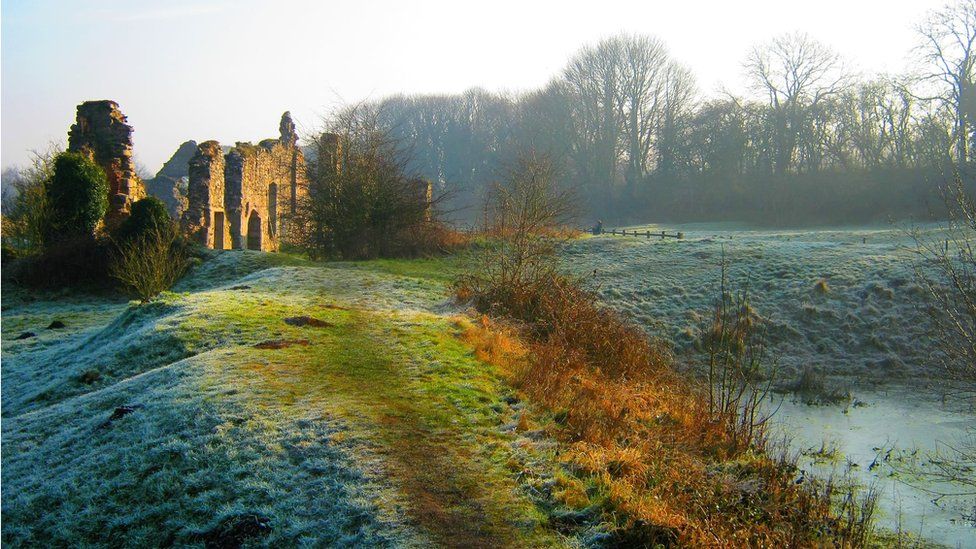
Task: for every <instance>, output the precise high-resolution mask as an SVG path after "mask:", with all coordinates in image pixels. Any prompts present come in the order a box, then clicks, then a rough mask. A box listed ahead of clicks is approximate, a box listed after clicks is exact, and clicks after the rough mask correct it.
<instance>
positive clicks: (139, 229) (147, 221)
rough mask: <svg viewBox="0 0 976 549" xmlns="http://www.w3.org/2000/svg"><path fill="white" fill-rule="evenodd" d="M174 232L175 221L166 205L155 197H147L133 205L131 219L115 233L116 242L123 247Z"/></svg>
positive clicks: (127, 219)
mask: <svg viewBox="0 0 976 549" xmlns="http://www.w3.org/2000/svg"><path fill="white" fill-rule="evenodd" d="M172 230H173V221H172V219H171V218H170V216H169V212H168V211H166V205H165V204H163V202H162V201H161V200H159V199H158V198H156V197H154V196H147V197H146V198H143V199H142V200H139V201H138V202H136V203H135V204H133V205H132V211H131V213H130V214H129V217H127V218H126V219H125V221H123V222H122V223H121V224H120V225H119V228H118V229H116V231H115V235H114V236H115V240H116V242H118V243H119V244H121V245H124V244H128V243H130V242H134V241H136V240H144V239H146V238H149V237H153V236H156V235H161V236H165V235H166V234H167V233H169V232H170V231H172Z"/></svg>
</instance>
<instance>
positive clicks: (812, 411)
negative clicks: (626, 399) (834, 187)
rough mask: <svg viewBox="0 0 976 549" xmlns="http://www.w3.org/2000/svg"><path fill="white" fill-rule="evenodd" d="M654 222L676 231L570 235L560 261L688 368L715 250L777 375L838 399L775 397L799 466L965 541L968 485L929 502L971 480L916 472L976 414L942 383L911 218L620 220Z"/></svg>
mask: <svg viewBox="0 0 976 549" xmlns="http://www.w3.org/2000/svg"><path fill="white" fill-rule="evenodd" d="M662 228H666V229H668V231H669V232H675V231H682V232H684V234H685V239H683V240H671V239H668V240H662V239H660V238H653V237H652V238H650V239H648V238H646V237H644V236H641V237H633V236H625V237H622V236H601V237H592V238H585V239H581V240H576V241H573V242H571V243H569V244H568V245H567V246H566V248H565V250H564V256H565V258H566V264H567V265H568V266H570V267H571V268H572V269H574V271H575V272H576V273H577V274H578V275H580V276H581V277H583V278H584V280H585V281H586V284H587V285H588V286H589V287H590V288H592V289H594V290H595V291H597V292H598V293H599V295H600V297H601V299H602V300H603V301H604V302H605V303H606V304H608V305H610V306H612V307H614V308H615V309H617V310H618V311H620V312H621V313H623V314H625V315H627V316H628V317H629V318H631V319H633V320H634V321H636V322H637V323H639V324H640V325H641V326H643V327H644V328H645V329H646V331H647V332H648V333H649V334H650V335H651V336H653V337H657V338H661V339H664V340H666V341H668V342H670V343H671V344H672V346H673V349H674V351H675V353H676V355H677V358H678V362H679V364H682V363H683V364H685V365H686V366H687V367H688V369H689V370H693V369H694V366H693V363H695V361H696V360H697V359H699V358H700V351H699V350H698V349H696V343H697V341H698V340H699V336H700V334H701V331H702V329H706V328H707V326H708V323H709V322H711V316H710V315H711V311H712V310H713V307H714V305H715V302H716V300H717V299H718V297H719V295H720V294H721V272H722V268H721V266H722V263H723V260H724V262H725V263H726V265H727V273H728V282H727V284H728V289H729V290H731V291H733V292H735V291H747V294H748V299H749V303H750V306H751V308H752V309H753V312H754V314H755V315H756V316H757V317H758V318H759V319H761V320H762V325H763V326H765V328H766V330H767V336H768V339H769V344H770V345H769V353H768V355H769V358H770V360H769V362H768V366H770V367H774V366H775V368H776V370H777V372H776V373H775V376H776V380H775V381H774V384H775V385H777V386H779V387H790V386H791V385H793V384H794V383H795V382H796V380H797V379H799V377H800V375H801V373H802V372H803V371H804V370H807V371H812V372H815V373H817V374H823V375H824V377H825V380H824V383H825V385H826V390H828V391H832V392H835V393H836V394H839V395H845V396H846V398H842V399H839V402H837V403H833V404H831V405H815V406H810V405H807V404H805V403H804V399H803V398H797V397H796V396H794V395H792V394H786V395H774V397H773V403H772V404H771V405H770V408H771V409H775V410H776V414H775V415H774V416H773V418H772V425H773V431H774V432H775V433H777V434H785V435H787V436H788V437H789V438H790V446H791V448H792V450H793V451H795V452H797V453H800V454H802V456H801V459H800V465H801V467H803V468H805V469H806V470H808V471H814V472H816V473H817V474H818V475H820V476H821V477H823V478H826V477H828V476H834V478H839V477H840V476H843V475H848V476H850V477H851V478H853V479H854V480H855V481H857V482H860V483H862V484H864V485H871V486H875V487H876V489H877V490H878V491H879V493H880V501H879V512H878V523H879V524H880V525H881V526H883V527H886V528H888V529H890V530H893V531H902V532H906V533H909V534H911V535H915V536H920V537H922V538H925V539H927V540H929V541H933V542H938V543H942V544H945V545H947V546H950V547H955V546H962V547H970V546H972V543H973V542H972V540H973V539H974V528H973V524H972V523H971V520H970V521H967V520H965V519H964V518H963V517H964V516H967V515H971V514H972V509H973V505H974V504H976V502H974V501H973V498H972V496H971V495H969V496H964V497H956V498H941V499H938V500H937V501H935V502H933V500H934V499H936V496H937V492H950V493H959V492H962V493H967V494H968V493H969V492H970V490H969V489H968V487H966V486H962V485H952V484H950V485H937V483H935V484H933V483H932V482H931V481H930V480H928V478H927V477H925V476H924V474H917V473H924V472H925V467H924V466H923V467H921V468H916V465H918V464H924V463H926V456H927V453H928V452H932V451H935V450H936V449H937V448H939V447H940V446H941V448H943V449H944V447H945V446H944V445H946V444H950V445H956V444H959V443H960V442H966V441H971V440H974V438H973V437H976V416H974V415H973V412H974V411H973V410H972V408H971V405H966V404H960V403H958V402H955V401H953V400H951V399H946V398H944V396H943V393H944V392H945V391H946V390H947V389H948V387H946V386H945V385H944V384H943V383H942V382H943V378H944V371H943V370H942V368H941V363H940V362H939V361H938V358H937V356H938V353H937V352H938V348H937V345H936V343H935V341H936V339H935V338H934V337H933V334H932V329H933V327H932V322H931V317H930V316H929V314H928V312H927V311H926V309H925V298H926V292H925V290H924V289H923V288H922V287H921V286H920V285H919V284H918V281H917V278H916V275H915V267H916V266H921V268H923V269H924V268H926V267H925V264H924V263H922V262H921V260H920V258H919V257H918V254H917V253H916V250H917V248H916V246H915V241H914V240H913V239H912V238H911V236H910V234H909V229H910V227H908V226H907V225H901V226H886V227H875V228H853V229H837V228H834V229H823V230H790V231H786V230H782V231H771V230H754V229H748V228H744V227H741V226H736V225H687V226H679V227H673V226H669V227H656V226H650V227H639V228H637V227H629V228H628V229H631V230H633V229H637V230H640V231H644V230H650V231H652V232H653V231H658V232H659V231H660V230H661V229H662ZM919 234H920V236H921V238H922V239H923V240H924V241H925V242H928V243H932V244H935V245H942V243H943V239H944V238H945V233H944V230H943V229H942V228H940V227H938V226H931V225H930V226H924V227H921V228H920V233H919ZM950 245H951V243H950ZM821 404H823V403H821ZM894 418H898V419H897V421H895V420H893V419H894ZM823 448H826V449H828V452H827V453H829V454H830V457H829V459H824V453H825V452H824V451H823V450H822V449H823ZM909 462H911V463H909Z"/></svg>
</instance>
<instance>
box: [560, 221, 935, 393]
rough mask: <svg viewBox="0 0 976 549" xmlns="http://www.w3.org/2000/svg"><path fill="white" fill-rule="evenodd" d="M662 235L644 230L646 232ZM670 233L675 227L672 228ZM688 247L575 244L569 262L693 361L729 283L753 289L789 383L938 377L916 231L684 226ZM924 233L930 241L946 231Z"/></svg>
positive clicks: (636, 240) (643, 241)
mask: <svg viewBox="0 0 976 549" xmlns="http://www.w3.org/2000/svg"><path fill="white" fill-rule="evenodd" d="M645 229H649V230H651V231H654V230H660V229H659V228H658V227H654V226H651V227H640V230H645ZM668 229H669V230H673V227H668ZM678 229H679V230H681V231H683V232H684V234H685V238H684V239H683V240H672V239H667V240H661V239H659V238H650V239H648V238H645V237H643V236H641V237H633V236H626V237H621V236H616V237H615V236H602V237H597V238H587V239H583V240H578V241H575V242H573V243H571V244H570V245H569V246H567V247H566V249H565V252H564V253H565V257H566V259H567V261H566V262H567V264H568V265H570V266H571V267H572V268H573V269H575V271H576V272H577V273H578V274H580V275H582V276H584V278H585V279H586V280H587V284H588V285H590V287H591V288H593V289H595V290H596V291H597V292H598V293H599V294H600V297H601V298H602V299H603V300H604V301H605V302H606V303H608V304H609V305H611V306H612V307H614V308H616V309H618V310H619V311H621V312H623V313H624V314H625V315H627V316H628V317H630V318H632V319H633V320H635V321H636V322H638V323H640V324H641V325H642V326H644V327H645V328H646V329H647V330H648V332H650V333H651V335H653V336H656V337H661V338H664V339H666V340H668V341H670V342H672V343H673V344H674V347H675V350H676V351H677V352H678V353H679V354H681V353H684V354H686V355H688V354H690V353H693V352H694V348H693V347H694V344H695V342H696V341H697V340H698V336H699V334H700V332H701V330H702V328H703V327H705V326H706V325H707V323H708V322H710V321H711V318H710V315H711V312H712V308H713V307H714V304H715V302H716V300H717V299H718V296H719V295H720V285H721V265H722V262H723V257H724V261H725V262H726V264H727V266H728V267H727V268H728V279H729V288H730V289H731V290H733V291H739V290H745V291H747V292H748V298H749V301H750V304H751V307H752V308H753V309H754V311H755V313H756V314H757V315H758V316H759V317H760V318H762V319H763V320H764V321H765V322H764V325H765V326H766V329H767V334H768V338H769V340H770V343H771V348H770V351H771V352H770V357H771V358H772V359H773V360H775V361H776V362H777V363H778V365H779V367H780V370H781V372H780V374H781V377H782V379H790V378H794V377H795V376H797V375H798V374H799V373H800V372H801V371H802V370H803V369H804V368H807V367H809V368H814V369H816V370H818V371H821V372H823V373H825V374H831V375H841V376H846V377H847V378H848V379H849V380H854V381H860V382H877V381H885V380H892V379H897V378H904V377H907V376H914V375H917V374H919V373H923V374H926V375H939V372H938V370H937V365H936V364H933V361H932V360H931V359H932V355H933V351H934V349H933V348H932V346H931V343H930V342H932V341H933V339H932V338H931V337H930V336H931V322H930V319H929V317H928V315H927V314H926V313H925V311H924V310H921V309H920V308H919V307H918V303H919V301H920V299H921V298H923V297H924V293H925V292H924V290H923V288H922V287H921V286H919V284H917V283H916V281H915V277H914V272H913V270H912V265H913V262H915V261H916V259H917V258H916V254H915V252H914V246H913V242H912V240H911V238H909V235H908V234H907V227H880V228H873V229H851V230H842V229H829V230H796V231H760V230H748V229H743V228H737V227H736V226H734V225H711V226H705V225H689V226H683V227H679V228H678ZM937 233H938V229H937V228H935V227H929V228H927V232H926V234H927V235H929V237H931V236H932V235H937Z"/></svg>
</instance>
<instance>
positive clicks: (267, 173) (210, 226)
mask: <svg viewBox="0 0 976 549" xmlns="http://www.w3.org/2000/svg"><path fill="white" fill-rule="evenodd" d="M279 130H280V132H281V136H280V137H279V138H278V139H266V140H264V141H262V142H261V143H260V144H258V145H252V144H250V143H237V145H236V146H235V147H234V148H233V149H231V150H230V152H228V153H227V155H226V156H221V153H220V145H219V144H218V143H217V142H216V141H208V142H207V143H204V144H201V145H200V147H199V150H198V154H197V156H195V157H194V160H192V161H191V163H190V170H189V179H190V181H189V206H188V208H187V212H186V214H185V215H184V226H185V227H186V228H187V230H189V231H191V232H195V234H198V235H199V236H198V238H199V241H200V242H201V243H202V244H204V245H205V246H207V247H210V248H213V247H223V248H233V249H255V250H264V251H277V250H278V247H279V246H280V244H281V242H282V240H283V239H284V238H285V237H286V235H287V223H288V220H289V218H290V217H291V215H292V214H294V213H295V211H296V209H297V207H298V203H299V202H300V201H301V200H302V199H303V197H304V196H305V195H306V193H307V192H308V183H307V181H306V179H305V158H304V156H303V155H302V152H301V149H300V148H299V147H298V136H297V135H296V134H295V125H294V123H293V122H292V121H291V116H290V115H289V114H288V113H287V112H286V113H285V114H284V115H283V116H282V119H281V125H280V126H279ZM218 158H219V159H220V161H219V162H218V160H217V159H218ZM218 166H219V173H218ZM218 180H219V181H220V182H221V184H222V186H221V187H220V188H219V189H218V188H217V186H216V183H215V182H216V181H218ZM217 197H219V201H218V199H217ZM218 208H219V212H218ZM218 213H219V214H220V215H219V216H218V215H217V214H218ZM220 221H222V222H223V224H222V225H221V223H220ZM221 227H224V229H225V230H226V231H227V232H226V235H223V234H221V235H217V234H214V232H215V231H218V230H219V229H220V228H221ZM220 244H223V246H220Z"/></svg>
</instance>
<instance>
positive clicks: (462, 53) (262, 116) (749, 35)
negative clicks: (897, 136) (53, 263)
mask: <svg viewBox="0 0 976 549" xmlns="http://www.w3.org/2000/svg"><path fill="white" fill-rule="evenodd" d="M942 3H943V2H942V0H909V1H906V0H808V1H803V2H796V1H789V0H736V1H694V0H678V1H675V0H669V1H650V0H645V1H637V0H634V1H629V2H624V1H617V0H586V1H576V0H573V1H561V2H555V1H554V2H542V1H539V2H534V1H529V0H516V1H511V0H491V1H487V0H486V1H482V2H460V1H408V0H375V1H370V0H345V1H342V2H325V1H318V2H315V1H302V0H277V1H258V0H239V1H230V0H227V1H222V0H201V1H197V2H191V1H186V0H174V1H165V2H164V1H158V2H149V1H136V0H128V1H124V0H79V1H69V0H61V1H53V0H52V1H45V0H6V1H3V3H2V5H0V18H2V34H0V40H2V45H0V55H2V66H0V71H2V77H0V91H2V110H0V134H2V135H0V141H2V151H0V156H2V158H0V164H2V165H3V166H4V167H6V166H9V165H13V164H24V163H26V162H27V161H28V158H29V151H30V150H32V149H42V148H44V147H45V145H46V144H47V143H49V142H51V141H60V142H65V141H66V134H67V131H68V127H69V126H70V125H71V123H72V120H73V118H74V114H75V107H76V105H77V104H78V103H80V102H82V101H84V100H88V99H114V100H115V101H117V102H118V103H119V104H120V105H121V108H122V111H123V112H124V113H125V114H126V115H127V116H128V117H129V123H130V124H131V125H132V126H134V128H135V133H134V141H135V152H136V156H137V158H138V159H139V161H141V162H142V163H143V164H145V165H146V167H148V168H149V169H150V170H151V171H152V172H155V171H156V170H158V169H159V167H160V166H161V165H162V163H163V162H164V161H165V160H166V159H167V158H169V156H170V155H171V154H172V153H173V152H174V151H175V150H176V148H177V146H179V144H180V143H181V142H183V141H185V140H187V139H195V140H197V141H203V140H207V139H217V140H219V141H221V142H222V143H226V144H233V143H234V142H235V141H258V140H260V139H263V138H266V137H276V136H277V133H278V120H279V118H280V116H281V113H282V112H283V111H285V110H291V111H292V114H293V115H294V117H295V118H296V121H297V122H298V124H299V126H300V128H302V129H306V130H309V129H312V128H313V127H314V126H315V125H316V123H317V121H318V120H319V117H320V116H321V115H324V114H326V113H328V112H329V111H330V110H331V109H332V108H333V107H334V106H336V105H337V104H339V103H341V102H356V101H360V100H363V99H377V98H380V97H383V96H385V95H388V94H393V93H400V92H403V93H429V92H434V93H436V92H460V91H463V90H465V89H468V88H471V87H476V86H479V87H483V88H486V89H489V90H508V91H519V90H527V89H531V88H535V87H538V86H541V85H543V84H545V83H546V81H548V80H549V79H550V78H551V77H552V76H553V75H555V74H556V73H557V72H558V71H559V70H560V69H561V68H562V67H563V65H564V64H565V63H566V61H567V60H568V59H569V57H570V56H571V55H572V54H573V53H574V52H575V51H576V50H577V49H578V48H579V47H580V46H582V45H583V44H586V43H591V42H595V41H597V40H599V39H600V38H602V37H605V36H609V35H612V34H615V33H618V32H621V31H626V32H633V33H645V34H651V35H656V36H658V37H659V38H661V39H662V40H664V41H665V43H666V44H667V45H668V46H669V48H670V50H671V52H672V54H673V56H674V57H675V58H676V59H677V60H679V61H681V62H683V63H685V64H686V65H688V66H689V67H690V68H691V69H692V70H693V71H694V73H695V75H696V76H697V78H698V82H699V86H700V87H701V89H702V90H703V91H704V92H705V93H706V94H715V93H716V92H717V91H718V90H719V89H721V87H722V86H726V87H728V88H730V89H733V90H741V89H742V88H743V85H742V82H743V75H742V61H743V59H744V58H745V56H746V55H747V53H748V52H749V50H750V49H751V48H752V46H754V45H755V44H757V43H759V42H762V41H765V40H768V39H769V38H771V37H773V36H775V35H777V34H781V33H784V32H790V31H796V30H799V31H804V32H807V33H809V34H810V35H811V36H813V37H814V38H817V39H818V40H821V41H823V42H825V43H827V44H829V45H830V46H832V47H833V48H834V49H835V50H837V51H838V52H839V53H841V54H842V55H843V56H844V57H845V58H846V59H847V60H848V62H849V63H850V65H851V66H852V67H854V68H856V69H858V70H860V71H861V72H863V73H866V74H872V73H877V72H900V71H902V70H903V69H904V68H905V67H906V64H907V63H908V61H909V53H910V49H911V47H912V45H913V44H914V42H915V34H914V31H913V26H914V25H915V24H916V23H917V22H918V21H919V20H920V19H921V18H922V17H923V15H924V13H925V12H926V11H928V10H930V9H933V8H937V7H939V6H940V5H942Z"/></svg>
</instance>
